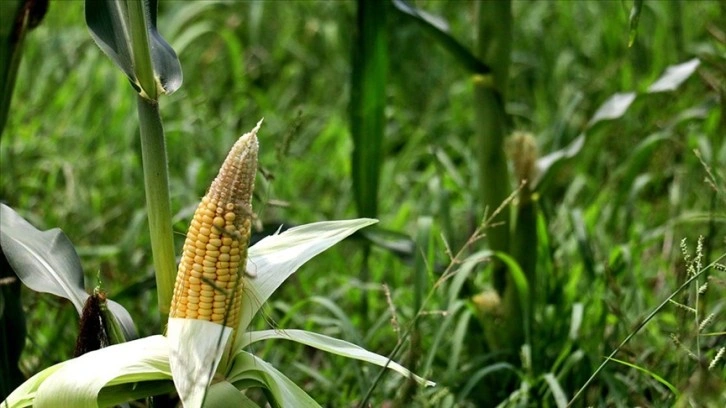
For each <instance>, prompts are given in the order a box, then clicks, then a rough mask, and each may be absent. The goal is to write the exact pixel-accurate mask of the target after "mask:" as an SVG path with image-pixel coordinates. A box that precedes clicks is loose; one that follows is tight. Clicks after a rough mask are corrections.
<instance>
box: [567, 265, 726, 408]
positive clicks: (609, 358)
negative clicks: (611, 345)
mask: <svg viewBox="0 0 726 408" xmlns="http://www.w3.org/2000/svg"><path fill="white" fill-rule="evenodd" d="M724 258H726V253H724V254H723V255H721V256H720V257H718V258H717V259H716V260H715V261H713V262H711V263H710V264H709V265H708V266H706V267H705V268H703V269H701V270H699V271H697V272H696V273H695V274H693V275H692V276H691V277H690V278H688V279H687V280H686V281H685V282H683V284H682V285H681V286H680V287H678V289H676V290H675V292H673V293H671V295H670V296H668V297H667V298H666V299H665V300H664V301H662V302H661V303H660V304H659V305H658V307H656V308H655V309H654V310H653V311H652V312H650V313H649V314H648V316H646V318H645V319H644V320H643V321H642V322H641V323H640V324H638V327H636V328H635V330H633V331H632V332H631V333H630V334H628V336H627V337H625V340H623V341H622V342H621V343H620V345H618V347H616V348H615V350H613V352H612V353H610V355H609V356H607V357H606V358H605V360H603V362H602V363H601V364H600V366H599V367H598V368H597V369H596V370H595V372H594V373H592V375H591V376H590V378H588V379H587V381H585V384H583V385H582V387H580V389H579V390H577V393H575V395H574V396H573V397H572V399H571V400H570V402H568V403H567V406H568V407H571V406H572V404H573V403H574V402H575V401H577V398H578V397H579V396H580V395H581V394H582V393H583V392H584V391H585V389H586V388H587V387H588V386H589V385H590V383H592V381H593V380H594V379H595V377H597V375H598V374H600V372H601V371H602V370H603V368H605V365H607V363H609V362H610V360H612V359H613V357H615V355H616V354H617V353H618V352H619V351H620V349H622V348H623V346H625V345H626V344H627V343H628V342H629V341H630V339H632V338H633V337H634V336H635V335H636V334H638V332H640V330H641V329H642V328H643V327H645V325H646V324H648V322H650V320H651V319H653V317H655V315H656V314H658V313H659V312H660V311H661V310H662V309H663V308H664V307H665V306H666V305H667V304H669V303H670V302H671V300H673V298H674V297H676V296H677V295H678V294H679V293H681V291H682V290H683V289H685V288H687V287H688V285H690V284H691V283H692V282H694V281H696V280H697V279H698V278H699V277H700V276H701V275H703V274H704V273H705V272H706V271H707V270H709V269H711V268H714V267H715V266H716V264H717V263H718V262H719V261H720V260H722V259H724Z"/></svg>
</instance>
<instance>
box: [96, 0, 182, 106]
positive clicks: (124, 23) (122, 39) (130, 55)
mask: <svg viewBox="0 0 726 408" xmlns="http://www.w3.org/2000/svg"><path fill="white" fill-rule="evenodd" d="M157 3H158V0H142V4H141V7H143V12H144V19H143V20H145V25H146V39H147V40H148V48H149V52H150V54H151V64H152V68H153V75H154V78H153V82H154V84H155V86H156V89H143V88H144V87H143V84H145V83H148V82H150V81H148V82H147V81H146V78H140V77H139V76H140V75H143V72H140V71H141V69H140V68H139V61H134V47H138V44H137V45H135V44H134V43H136V42H137V41H139V40H140V39H139V38H135V37H139V36H140V34H143V33H139V32H138V31H136V30H135V28H136V27H138V25H139V24H141V23H142V22H138V21H132V17H131V14H132V13H130V10H129V8H130V7H133V5H130V3H129V2H127V1H111V0H86V12H85V15H86V24H87V25H88V28H89V30H90V32H91V36H92V37H93V40H94V41H95V42H96V44H98V46H99V47H100V48H101V50H102V51H103V52H104V53H105V54H106V55H108V57H109V58H111V60H113V62H114V63H115V64H116V66H117V67H119V68H120V69H121V70H122V71H123V72H124V73H125V74H126V76H127V77H128V79H129V81H130V82H131V85H132V86H133V87H134V89H136V90H137V91H139V92H140V93H144V94H145V95H146V96H148V97H150V98H151V99H156V95H158V94H171V93H173V92H174V91H176V90H177V89H179V87H180V86H181V83H182V70H181V64H180V63H179V59H178V58H177V55H176V53H175V52H174V49H173V48H171V46H170V45H169V44H168V43H167V42H166V41H165V40H164V38H162V37H161V35H160V34H159V32H158V31H157V29H156V15H157V6H158V4H157ZM149 79H151V78H149Z"/></svg>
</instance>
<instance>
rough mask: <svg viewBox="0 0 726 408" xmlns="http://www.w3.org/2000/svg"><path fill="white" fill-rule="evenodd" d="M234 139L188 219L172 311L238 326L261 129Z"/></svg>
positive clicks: (172, 314) (185, 315)
mask: <svg viewBox="0 0 726 408" xmlns="http://www.w3.org/2000/svg"><path fill="white" fill-rule="evenodd" d="M259 127H260V123H258V124H257V126H256V127H255V128H254V129H253V130H252V131H251V132H250V133H247V134H245V135H244V136H242V137H241V138H240V139H239V140H238V141H237V143H235V144H234V146H233V147H232V149H231V150H230V152H229V154H228V155H227V158H226V159H225V161H224V163H223V164H222V167H221V168H220V170H219V174H218V175H217V177H216V178H215V179H214V181H213V182H212V185H211V186H210V188H209V191H208V192H207V194H206V195H205V196H204V197H203V198H202V201H201V202H200V203H199V206H198V207H197V210H196V211H195V212H194V217H193V218H192V221H191V222H190V226H189V230H188V232H187V236H186V240H185V242H184V247H183V249H182V258H181V261H180V262H179V269H178V272H177V276H176V283H175V286H174V294H173V297H172V301H171V310H170V314H169V316H170V317H176V318H187V319H201V320H208V321H212V322H215V323H220V324H225V325H227V326H228V327H233V328H234V327H236V325H237V322H238V321H239V310H240V299H241V295H242V286H241V285H242V284H243V282H244V279H245V277H244V273H243V270H240V269H243V268H244V267H245V265H246V262H247V259H246V258H247V245H248V244H249V239H250V228H251V225H252V219H251V217H252V195H253V189H254V184H255V174H256V172H257V151H258V144H257V130H258V129H259Z"/></svg>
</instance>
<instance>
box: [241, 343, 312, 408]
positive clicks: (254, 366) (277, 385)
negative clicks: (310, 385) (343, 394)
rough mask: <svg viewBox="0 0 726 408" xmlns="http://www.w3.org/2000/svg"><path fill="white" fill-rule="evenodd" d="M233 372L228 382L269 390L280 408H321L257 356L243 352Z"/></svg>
mask: <svg viewBox="0 0 726 408" xmlns="http://www.w3.org/2000/svg"><path fill="white" fill-rule="evenodd" d="M233 367H234V368H233V370H232V372H231V373H230V374H229V375H228V376H227V380H228V381H229V382H231V383H233V384H235V385H236V386H237V387H240V386H243V385H249V387H248V388H251V387H263V388H266V389H267V390H269V392H270V394H271V395H272V397H273V398H274V400H275V402H276V403H277V404H276V406H279V407H296V408H306V407H310V408H319V407H320V405H318V403H317V402H315V400H313V399H312V398H311V397H310V396H309V395H308V394H307V393H306V392H305V391H303V390H302V389H301V388H300V387H298V386H297V384H295V383H294V382H292V380H290V379H289V378H287V377H286V376H285V375H284V374H283V373H281V372H279V371H278V370H277V369H276V368H275V367H273V366H272V365H271V364H270V363H268V362H266V361H264V360H262V359H261V358H258V357H257V356H255V355H252V354H250V353H247V352H246V351H243V352H241V353H239V354H237V355H236V356H235V358H234V364H233Z"/></svg>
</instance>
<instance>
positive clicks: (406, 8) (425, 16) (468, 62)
mask: <svg viewBox="0 0 726 408" xmlns="http://www.w3.org/2000/svg"><path fill="white" fill-rule="evenodd" d="M392 3H393V7H394V8H395V10H396V11H398V12H399V13H401V14H402V15H404V16H406V17H408V18H410V19H411V21H413V22H415V23H416V24H418V25H419V26H420V27H421V28H423V29H424V30H425V31H426V33H428V34H430V35H431V36H432V37H433V38H434V39H435V40H436V41H437V42H438V43H439V44H441V45H442V46H443V47H444V48H445V49H446V51H448V52H450V53H451V54H452V55H453V56H454V57H455V58H456V59H457V60H458V61H459V63H461V65H462V66H463V67H464V68H466V69H467V70H468V71H469V72H471V73H472V74H479V75H485V74H489V73H491V68H490V67H489V66H488V65H487V64H485V63H484V62H482V61H481V60H480V59H479V58H477V57H476V56H475V55H474V54H473V53H472V52H471V51H470V50H469V49H468V48H466V47H465V46H464V45H462V44H461V43H460V42H459V41H458V40H456V38H454V37H453V36H452V35H451V33H449V26H448V24H447V23H446V21H444V19H442V18H440V17H437V16H433V15H431V14H429V13H427V12H425V11H423V10H419V9H418V8H416V7H414V6H413V5H412V4H411V3H409V2H408V1H406V0H393V1H392Z"/></svg>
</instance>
